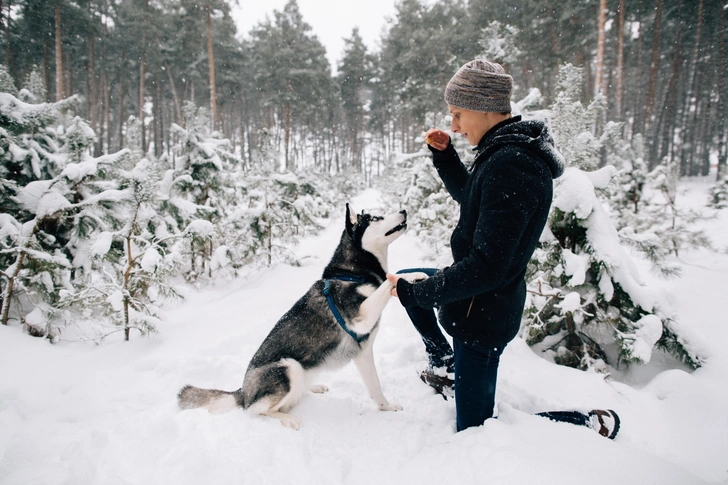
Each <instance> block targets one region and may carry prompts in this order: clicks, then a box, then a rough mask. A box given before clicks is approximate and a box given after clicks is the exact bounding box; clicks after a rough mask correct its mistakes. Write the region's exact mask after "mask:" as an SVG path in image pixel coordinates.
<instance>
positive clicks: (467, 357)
mask: <svg viewBox="0 0 728 485" xmlns="http://www.w3.org/2000/svg"><path fill="white" fill-rule="evenodd" d="M415 272H423V273H425V274H427V275H428V276H432V275H433V274H435V272H437V269H435V268H412V269H405V270H402V271H399V272H398V273H397V274H402V273H415ZM405 310H406V311H407V314H408V315H409V317H410V320H412V323H413V324H414V326H415V328H416V329H417V331H418V332H419V334H420V336H421V337H422V341H423V342H424V344H425V349H426V350H427V355H428V358H429V361H430V366H431V367H442V366H447V370H448V372H454V373H455V410H456V414H457V430H458V431H462V430H464V429H466V428H469V427H471V426H480V425H482V424H483V423H484V422H485V420H486V419H488V418H490V417H492V416H493V408H494V406H495V385H496V381H497V378H498V364H499V363H500V356H501V354H502V353H503V347H493V348H483V347H474V346H472V345H468V344H465V343H463V342H460V341H459V340H458V339H455V338H454V339H453V344H454V346H455V350H454V351H453V349H452V347H450V344H449V343H448V341H447V340H446V339H445V336H444V335H443V333H442V330H440V326H439V325H438V323H437V317H436V316H435V310H434V309H433V308H422V307H417V306H413V307H406V308H405Z"/></svg>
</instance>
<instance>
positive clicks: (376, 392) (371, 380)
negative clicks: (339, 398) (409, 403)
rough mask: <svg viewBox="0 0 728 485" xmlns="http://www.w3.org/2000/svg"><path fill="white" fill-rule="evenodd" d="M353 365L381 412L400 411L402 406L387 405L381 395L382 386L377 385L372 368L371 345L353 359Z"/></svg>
mask: <svg viewBox="0 0 728 485" xmlns="http://www.w3.org/2000/svg"><path fill="white" fill-rule="evenodd" d="M354 364H356V368H357V370H358V371H359V374H361V378H362V380H363V381H364V385H365V386H366V387H367V391H369V395H370V396H371V398H372V399H374V402H376V403H377V406H379V409H380V410H381V411H401V410H402V406H400V405H399V404H389V401H387V398H386V397H384V394H382V386H381V384H380V383H379V376H378V375H377V368H376V367H375V366H374V353H373V351H372V343H371V342H369V343H368V344H367V345H365V347H364V348H363V349H362V351H361V353H360V354H359V355H357V356H356V357H355V358H354Z"/></svg>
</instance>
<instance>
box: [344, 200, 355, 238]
mask: <svg viewBox="0 0 728 485" xmlns="http://www.w3.org/2000/svg"><path fill="white" fill-rule="evenodd" d="M356 221H357V217H356V212H355V211H354V209H352V207H351V206H350V205H349V203H348V202H347V204H346V230H347V231H349V232H351V228H352V227H354V225H355V224H356Z"/></svg>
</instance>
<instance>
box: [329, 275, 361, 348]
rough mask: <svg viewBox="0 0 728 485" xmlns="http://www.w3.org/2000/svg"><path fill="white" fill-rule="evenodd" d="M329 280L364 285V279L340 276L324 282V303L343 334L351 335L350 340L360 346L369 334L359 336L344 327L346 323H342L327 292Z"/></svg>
mask: <svg viewBox="0 0 728 485" xmlns="http://www.w3.org/2000/svg"><path fill="white" fill-rule="evenodd" d="M331 280H339V281H354V282H356V283H365V282H366V278H363V277H359V276H345V275H342V276H334V277H333V278H329V279H327V280H326V281H325V282H324V296H325V297H326V301H328V302H329V308H330V309H331V313H333V314H334V318H335V319H336V321H337V322H338V323H339V326H341V328H343V329H344V332H346V333H348V334H349V335H351V338H353V339H354V340H356V343H358V344H360V343H362V342H364V341H366V339H368V338H369V334H366V335H361V336H360V335H358V334H356V333H354V332H352V331H351V330H349V327H347V326H346V322H345V321H344V318H343V317H342V316H341V313H339V309H338V308H336V305H335V304H334V299H333V298H331V294H330V292H329V283H330V282H331Z"/></svg>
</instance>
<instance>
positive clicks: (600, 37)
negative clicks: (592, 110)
mask: <svg viewBox="0 0 728 485" xmlns="http://www.w3.org/2000/svg"><path fill="white" fill-rule="evenodd" d="M606 22H607V0H599V20H598V22H597V71H596V75H595V79H594V94H595V95H597V94H599V93H602V94H603V95H606V92H607V89H606V86H605V85H604V79H605V76H604V45H605V42H604V38H605V31H604V25H605V24H606Z"/></svg>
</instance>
